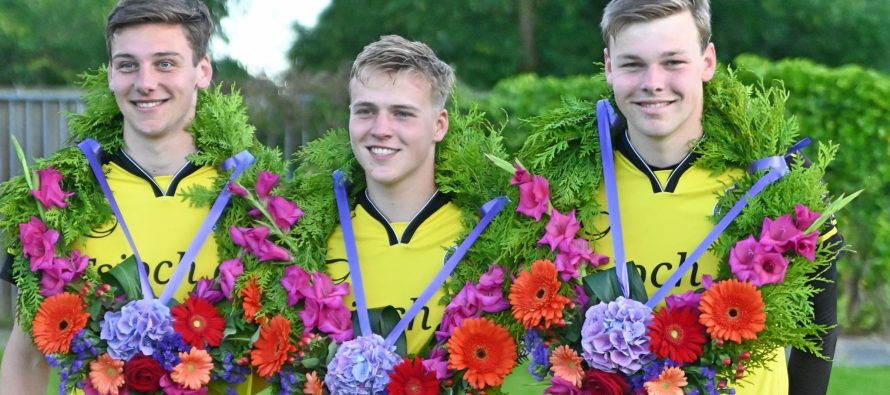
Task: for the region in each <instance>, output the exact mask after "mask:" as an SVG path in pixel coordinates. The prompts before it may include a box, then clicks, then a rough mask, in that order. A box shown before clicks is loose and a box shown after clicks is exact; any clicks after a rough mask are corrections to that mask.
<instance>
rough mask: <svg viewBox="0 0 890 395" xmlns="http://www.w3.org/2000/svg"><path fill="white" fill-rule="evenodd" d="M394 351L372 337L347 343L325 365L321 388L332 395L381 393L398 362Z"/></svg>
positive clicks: (391, 347) (364, 337)
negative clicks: (326, 368)
mask: <svg viewBox="0 0 890 395" xmlns="http://www.w3.org/2000/svg"><path fill="white" fill-rule="evenodd" d="M395 350H396V347H395V346H388V345H386V344H385V343H384V341H383V338H382V337H380V335H376V334H372V335H371V336H359V337H357V338H355V339H353V340H350V341H347V342H345V343H343V344H342V345H340V348H338V349H337V354H336V355H334V359H332V360H331V362H330V363H329V364H328V374H327V376H325V385H327V387H328V390H330V391H331V394H332V395H343V394H378V393H383V391H384V390H385V389H386V386H387V385H388V384H389V381H390V378H389V374H390V373H391V372H392V371H393V368H394V367H395V366H396V365H398V364H399V363H400V362H401V361H402V357H400V356H399V355H398V354H396V351H395Z"/></svg>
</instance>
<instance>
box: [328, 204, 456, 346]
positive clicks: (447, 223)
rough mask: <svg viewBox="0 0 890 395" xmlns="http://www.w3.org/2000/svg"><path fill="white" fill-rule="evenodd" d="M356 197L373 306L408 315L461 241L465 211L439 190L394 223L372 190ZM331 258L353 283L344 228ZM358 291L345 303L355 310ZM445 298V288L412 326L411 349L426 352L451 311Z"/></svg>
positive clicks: (334, 269)
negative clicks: (409, 217) (415, 211)
mask: <svg viewBox="0 0 890 395" xmlns="http://www.w3.org/2000/svg"><path fill="white" fill-rule="evenodd" d="M356 201H357V204H356V206H355V209H354V211H353V215H352V225H353V229H354V230H355V238H356V248H357V249H358V256H359V262H360V264H361V269H362V280H363V283H364V286H365V293H366V295H365V298H366V299H367V303H368V307H369V308H377V307H386V306H393V307H395V308H396V309H397V310H398V311H399V312H400V313H401V314H404V313H405V312H406V311H408V309H409V308H411V305H413V304H414V301H415V300H416V299H417V297H418V296H420V294H421V293H422V292H423V290H424V289H426V287H427V286H428V285H429V283H430V281H432V280H433V278H434V277H435V276H436V274H437V273H438V272H439V270H440V269H441V268H442V266H443V265H444V264H445V260H446V252H447V251H448V250H449V249H451V248H452V247H453V246H455V245H456V243H457V238H458V236H459V235H460V234H461V232H462V231H463V229H464V228H463V225H462V224H461V213H460V210H459V209H458V208H457V206H455V205H454V204H453V203H451V202H450V201H449V199H448V198H447V197H446V196H445V195H444V194H442V193H440V192H436V194H435V195H433V197H432V198H430V201H429V202H427V204H426V205H425V206H424V208H423V209H422V210H421V211H420V212H419V213H418V214H417V215H416V216H415V217H414V218H413V219H412V220H411V221H410V222H394V223H390V222H388V221H387V220H386V218H385V217H384V216H383V214H381V213H380V211H379V210H377V208H376V207H374V204H373V203H371V201H370V200H369V199H368V198H367V195H366V193H362V194H359V197H358V198H357V199H356ZM327 262H328V265H327V268H328V273H329V274H330V275H331V278H333V280H334V283H338V284H339V283H342V282H344V281H345V282H347V283H349V282H350V281H351V280H350V277H349V262H348V261H347V259H346V247H345V244H344V241H343V230H342V228H341V227H339V226H338V227H337V229H336V230H335V231H334V233H333V235H331V237H330V239H328V259H327ZM352 292H354V290H353V289H352V287H350V294H349V296H347V297H346V298H345V303H346V305H347V306H348V307H350V309H352V310H355V297H354V294H353V293H352ZM442 296H443V292H442V290H441V289H440V290H439V291H438V292H437V293H436V294H435V296H433V298H432V299H431V300H430V302H429V303H427V305H426V307H424V308H423V310H421V312H420V313H419V314H418V315H417V317H415V318H414V320H413V321H412V322H411V323H410V325H408V329H407V330H406V335H407V340H408V352H409V353H411V354H416V353H418V352H420V351H421V350H422V349H423V347H424V346H425V345H426V344H427V343H429V341H430V339H431V338H432V337H433V334H434V333H435V330H436V328H437V327H438V326H439V323H440V322H441V321H442V314H443V313H444V311H445V309H444V306H441V305H440V304H439V300H440V299H441V298H442ZM379 335H381V336H384V337H386V335H387V334H385V333H383V334H379Z"/></svg>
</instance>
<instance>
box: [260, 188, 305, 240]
mask: <svg viewBox="0 0 890 395" xmlns="http://www.w3.org/2000/svg"><path fill="white" fill-rule="evenodd" d="M266 210H269V215H271V216H272V220H274V221H275V225H276V226H278V227H279V228H281V229H282V230H284V231H285V232H288V231H290V228H291V226H293V225H294V224H295V223H297V220H299V219H300V218H301V217H303V210H300V206H297V203H294V202H292V201H290V200H287V199H285V198H283V197H281V196H272V197H271V198H269V203H268V204H267V205H266Z"/></svg>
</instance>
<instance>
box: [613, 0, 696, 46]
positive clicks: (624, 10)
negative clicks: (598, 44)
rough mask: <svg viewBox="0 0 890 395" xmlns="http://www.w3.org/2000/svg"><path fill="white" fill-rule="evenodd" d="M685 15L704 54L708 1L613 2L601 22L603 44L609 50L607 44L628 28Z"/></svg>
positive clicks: (627, 0) (634, 0)
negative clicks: (696, 32)
mask: <svg viewBox="0 0 890 395" xmlns="http://www.w3.org/2000/svg"><path fill="white" fill-rule="evenodd" d="M684 11H689V12H690V13H691V14H692V19H694V20H695V27H696V28H697V29H698V35H699V38H700V40H701V48H702V50H704V49H705V48H706V47H707V46H708V43H709V42H710V41H711V4H710V0H612V1H611V2H609V5H607V6H606V9H605V10H604V11H603V20H602V22H600V28H601V29H602V30H603V41H605V42H606V47H607V48H608V47H609V41H610V40H611V39H613V38H615V36H616V35H617V34H618V33H619V32H621V30H623V29H624V28H625V27H627V26H628V25H631V24H634V23H640V22H649V21H653V20H656V19H660V18H666V17H669V16H671V15H675V14H679V13H681V12H684Z"/></svg>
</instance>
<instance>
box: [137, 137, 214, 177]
mask: <svg viewBox="0 0 890 395" xmlns="http://www.w3.org/2000/svg"><path fill="white" fill-rule="evenodd" d="M124 145H125V148H124V150H125V151H126V152H127V154H128V155H130V157H131V158H133V160H134V161H136V163H138V164H139V166H140V167H142V168H143V169H144V170H145V171H147V172H148V173H149V174H150V175H151V176H169V175H173V174H175V173H176V172H177V171H178V170H179V169H181V168H182V166H184V165H185V164H186V162H188V159H186V157H187V156H188V155H190V154H193V153H194V152H195V151H197V148H196V147H195V140H194V138H193V136H192V135H191V133H187V132H183V133H178V134H175V135H170V136H165V137H164V138H160V139H147V138H144V137H143V136H141V135H135V134H133V133H126V132H124Z"/></svg>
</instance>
